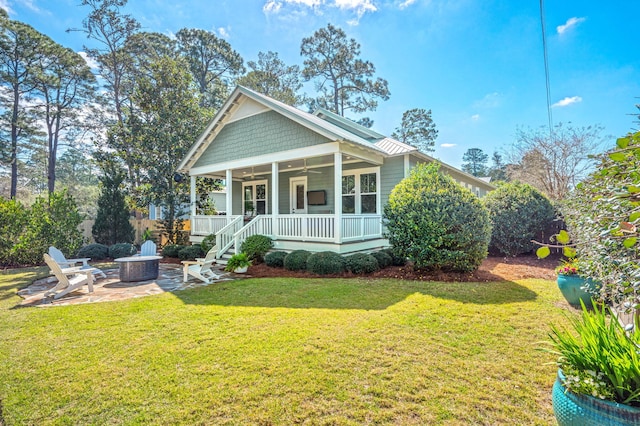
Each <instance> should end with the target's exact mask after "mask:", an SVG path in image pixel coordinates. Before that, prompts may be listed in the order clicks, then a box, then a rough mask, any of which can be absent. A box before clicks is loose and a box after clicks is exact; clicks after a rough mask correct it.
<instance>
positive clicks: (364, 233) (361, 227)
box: [342, 215, 382, 241]
mask: <svg viewBox="0 0 640 426" xmlns="http://www.w3.org/2000/svg"><path fill="white" fill-rule="evenodd" d="M380 236H382V218H381V217H380V216H378V215H358V216H353V215H349V216H342V241H353V240H362V239H367V238H375V237H380Z"/></svg>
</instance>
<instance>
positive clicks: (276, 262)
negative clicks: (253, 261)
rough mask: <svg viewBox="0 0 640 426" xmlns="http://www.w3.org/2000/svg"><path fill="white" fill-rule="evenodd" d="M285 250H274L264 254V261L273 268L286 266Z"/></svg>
mask: <svg viewBox="0 0 640 426" xmlns="http://www.w3.org/2000/svg"><path fill="white" fill-rule="evenodd" d="M287 254H288V253H287V252H285V251H272V252H270V253H267V254H266V255H265V256H264V263H266V264H267V266H271V267H273V268H282V267H283V266H284V258H285V257H287Z"/></svg>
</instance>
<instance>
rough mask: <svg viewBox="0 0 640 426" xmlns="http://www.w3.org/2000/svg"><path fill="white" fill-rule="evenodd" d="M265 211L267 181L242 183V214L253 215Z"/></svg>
mask: <svg viewBox="0 0 640 426" xmlns="http://www.w3.org/2000/svg"><path fill="white" fill-rule="evenodd" d="M266 213H267V181H266V180H258V181H252V182H243V183H242V214H243V215H245V216H253V215H258V214H266Z"/></svg>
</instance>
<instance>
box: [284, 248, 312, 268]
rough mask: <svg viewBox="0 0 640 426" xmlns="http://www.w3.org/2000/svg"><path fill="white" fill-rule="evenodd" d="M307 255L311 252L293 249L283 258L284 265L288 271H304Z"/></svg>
mask: <svg viewBox="0 0 640 426" xmlns="http://www.w3.org/2000/svg"><path fill="white" fill-rule="evenodd" d="M309 256H311V253H310V252H308V251H306V250H294V251H292V252H291V253H289V254H288V255H287V256H286V257H285V258H284V267H285V269H288V270H290V271H304V270H306V269H307V259H308V258H309Z"/></svg>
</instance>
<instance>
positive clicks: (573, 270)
mask: <svg viewBox="0 0 640 426" xmlns="http://www.w3.org/2000/svg"><path fill="white" fill-rule="evenodd" d="M556 274H558V279H557V282H558V288H559V289H560V291H561V292H562V295H563V296H564V298H565V299H566V300H567V302H568V303H569V304H570V305H571V306H573V307H574V308H580V302H582V303H584V305H585V306H586V307H587V308H589V309H591V308H592V307H593V303H592V301H591V298H592V297H594V296H595V295H596V294H597V292H598V290H599V285H598V284H597V283H596V282H594V281H593V280H592V279H590V278H587V277H583V276H581V275H580V264H579V262H578V261H577V260H576V259H571V260H568V261H566V262H564V263H563V264H562V265H560V266H558V267H557V268H556Z"/></svg>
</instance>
